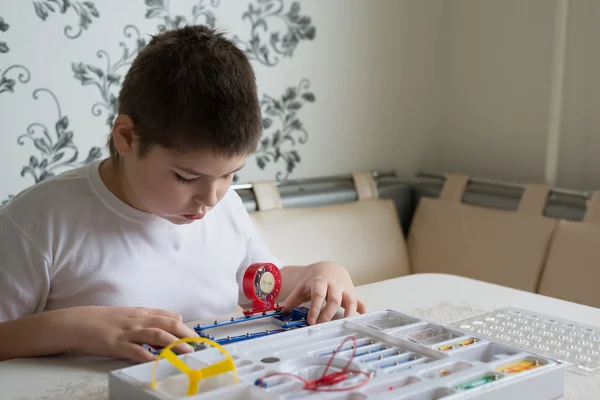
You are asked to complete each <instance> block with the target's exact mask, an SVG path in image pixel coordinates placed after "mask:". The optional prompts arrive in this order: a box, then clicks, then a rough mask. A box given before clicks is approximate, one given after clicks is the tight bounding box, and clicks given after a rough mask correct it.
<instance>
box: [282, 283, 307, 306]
mask: <svg viewBox="0 0 600 400" xmlns="http://www.w3.org/2000/svg"><path fill="white" fill-rule="evenodd" d="M306 294H307V293H306V290H305V288H304V286H301V285H298V286H296V287H295V288H294V290H293V291H292V293H290V295H289V296H288V298H287V299H285V301H284V302H283V312H286V313H287V312H290V311H292V309H293V308H295V307H298V306H299V305H300V304H302V303H304V302H305V301H307V300H308V298H307V296H306Z"/></svg>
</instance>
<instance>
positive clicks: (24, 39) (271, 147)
mask: <svg viewBox="0 0 600 400" xmlns="http://www.w3.org/2000/svg"><path fill="white" fill-rule="evenodd" d="M441 17H442V1H441V0H419V1H411V0H402V1H395V0H380V1H377V2H370V1H363V0H327V1H325V2H324V1H320V0H305V1H298V2H293V1H283V0H251V1H235V2H232V1H227V2H226V1H224V0H220V1H219V0H178V1H171V2H169V1H168V0H145V1H142V0H136V1H119V0H110V1H109V0H105V1H86V2H82V1H70V2H67V1H66V0H37V1H33V2H26V1H24V2H17V1H13V2H10V3H9V2H6V3H5V5H4V6H3V8H2V10H1V11H0V18H1V19H0V112H1V119H0V121H1V124H0V201H2V200H4V199H6V200H8V199H10V196H11V195H14V194H16V193H17V192H18V191H20V190H22V189H23V188H25V187H27V186H29V185H31V184H33V183H35V182H37V181H40V180H43V179H46V178H47V177H49V176H52V175H53V174H57V173H60V172H62V171H64V170H67V169H70V168H74V167H77V166H79V165H83V164H85V163H87V162H90V161H92V160H95V159H98V158H100V157H104V156H105V155H106V152H105V150H104V142H105V138H106V135H107V134H108V132H109V131H110V126H111V121H112V119H113V118H114V113H115V96H116V95H117V93H118V88H119V85H120V83H121V81H122V77H123V75H124V74H125V72H126V71H127V69H128V68H129V65H130V63H131V61H132V60H133V58H134V57H135V55H136V54H137V52H138V50H139V49H140V47H141V46H143V45H144V44H145V43H146V42H147V41H148V37H149V35H150V34H153V33H155V32H157V31H158V30H159V29H161V28H165V27H166V28H170V27H174V26H178V25H182V24H184V23H186V22H187V23H191V22H196V23H207V24H210V25H215V26H216V27H218V28H220V29H222V30H224V31H225V32H226V33H227V35H228V37H231V38H235V40H236V41H237V43H238V45H239V46H240V47H241V48H243V49H245V50H247V53H248V55H249V57H250V58H251V59H252V62H253V65H254V66H255V69H256V73H257V77H258V85H259V91H260V96H261V99H262V100H263V113H264V118H265V134H264V139H265V142H264V143H265V146H264V147H261V148H260V149H258V152H257V154H256V155H255V156H253V158H252V160H251V161H250V162H249V163H248V165H247V167H246V168H245V169H244V170H243V171H242V172H241V173H240V175H239V176H238V181H239V182H243V181H251V180H256V179H282V180H283V179H290V178H296V177H298V178H300V177H306V176H320V175H329V174H336V173H347V172H350V171H354V170H361V169H388V168H394V169H397V170H399V171H400V172H402V171H409V170H410V171H412V169H414V168H415V167H416V166H417V165H419V164H420V159H421V158H422V156H423V154H425V152H426V148H425V147H426V145H427V141H428V138H430V137H432V135H433V134H434V132H435V130H436V128H437V126H438V124H439V120H440V113H441V109H440V104H441V103H440V96H439V93H440V92H439V91H440V87H441V85H440V83H441V80H440V79H441V74H440V68H441V63H440V57H441V47H440V46H441V42H440V38H441V35H440V33H441V31H440V29H441ZM252 22H259V24H258V25H255V28H254V29H253V28H252ZM260 23H264V25H260ZM263 27H265V28H266V30H263V29H262V28H263ZM291 32H299V34H297V35H293V34H292V33H291ZM273 34H278V35H279V36H278V38H279V42H278V44H277V45H276V46H273V45H271V44H270V38H271V37H272V35H273ZM253 36H256V37H257V38H258V43H259V47H261V48H262V46H265V50H266V52H267V54H266V55H265V54H263V53H261V51H255V50H253V49H252V44H251V38H252V37H253ZM284 38H291V39H292V40H291V41H288V40H285V41H284V40H283V39H284ZM279 105H282V106H281V107H280V108H278V107H279ZM280 118H282V119H283V120H285V119H286V118H288V123H287V124H286V126H282V125H281V123H280V122H278V121H280ZM277 131H279V132H284V134H280V137H279V139H278V140H276V135H277V133H276V132H277ZM282 137H287V139H286V140H282Z"/></svg>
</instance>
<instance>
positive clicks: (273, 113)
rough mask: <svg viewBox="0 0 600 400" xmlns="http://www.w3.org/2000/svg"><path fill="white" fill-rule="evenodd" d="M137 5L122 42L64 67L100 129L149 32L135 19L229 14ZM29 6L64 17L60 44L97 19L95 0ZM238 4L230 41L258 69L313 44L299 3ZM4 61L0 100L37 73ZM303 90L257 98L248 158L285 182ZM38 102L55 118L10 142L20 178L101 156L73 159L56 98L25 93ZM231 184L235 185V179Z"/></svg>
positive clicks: (216, 2) (167, 20) (197, 20)
mask: <svg viewBox="0 0 600 400" xmlns="http://www.w3.org/2000/svg"><path fill="white" fill-rule="evenodd" d="M138 2H139V8H140V10H139V13H138V15H136V16H132V19H131V21H132V22H133V23H131V24H128V25H126V26H125V27H124V28H123V31H122V32H123V35H124V38H123V40H122V41H120V43H119V48H118V49H114V50H110V46H108V45H107V44H105V46H106V47H104V46H102V45H100V46H98V47H94V48H96V49H98V48H100V50H98V51H97V52H96V53H95V54H96V56H95V58H94V59H95V61H94V60H92V59H87V60H85V59H84V60H74V62H71V70H72V73H73V77H74V78H75V80H76V81H79V82H80V83H81V86H80V87H92V88H95V89H93V90H94V91H96V93H97V94H98V95H99V97H97V101H96V102H95V103H93V104H91V114H92V115H93V116H94V117H100V120H98V121H99V122H100V124H101V125H102V126H105V127H106V126H108V127H109V128H112V125H113V122H114V120H115V117H116V115H117V97H118V91H119V88H120V86H121V84H122V81H123V77H124V75H125V74H126V72H127V70H128V69H129V67H130V66H131V63H132V62H133V60H134V59H135V57H136V56H137V55H138V53H139V52H140V51H141V50H142V49H143V48H144V47H145V46H146V45H147V42H148V40H149V38H150V35H151V34H153V33H154V32H147V33H148V34H149V35H142V34H141V33H140V29H138V28H137V27H136V25H137V24H136V21H137V22H140V21H141V20H143V19H146V20H152V21H156V25H155V26H156V27H155V32H162V31H165V30H168V29H175V28H180V27H183V26H185V25H188V24H204V25H206V26H209V27H213V28H218V23H217V20H218V18H219V17H218V15H219V12H221V11H229V10H231V9H233V8H232V7H231V5H230V8H228V9H226V10H225V9H224V7H221V0H191V1H189V2H188V3H186V4H188V6H184V7H189V8H188V9H187V10H185V9H183V10H182V9H181V4H182V3H175V2H172V1H171V0H138ZM32 3H33V8H34V12H35V15H36V16H37V18H36V19H38V21H40V23H43V22H45V21H48V20H49V19H50V18H57V19H58V18H59V17H60V18H64V19H65V20H66V21H67V23H66V24H64V30H63V32H60V31H59V32H57V33H56V34H57V35H59V36H62V35H63V34H64V35H65V36H66V37H67V38H68V39H76V38H80V37H82V36H85V34H84V33H85V31H88V30H89V29H90V27H92V24H93V23H94V22H96V21H97V20H98V19H99V18H101V13H100V11H99V8H98V7H97V5H99V6H103V5H104V4H105V3H103V2H97V1H95V0H77V1H76V0H33V1H32ZM27 4H30V3H27ZM245 4H246V5H247V8H245V9H244V7H245V5H244V4H243V3H242V4H240V5H239V6H241V8H238V10H239V11H235V13H236V14H237V13H238V12H239V14H237V18H239V16H241V20H242V21H244V23H247V25H246V27H247V28H245V29H242V31H241V32H232V33H231V36H230V37H231V38H232V39H233V40H234V42H235V43H236V44H237V45H238V46H239V47H240V48H241V49H242V50H243V51H244V52H245V53H246V54H247V56H248V57H249V58H250V59H251V60H253V61H255V62H256V63H257V64H258V65H257V67H258V68H261V67H267V68H272V67H276V66H277V65H278V64H279V63H280V62H282V60H284V59H291V58H293V56H294V55H295V53H296V49H297V48H298V46H301V43H302V42H308V41H313V40H314V39H315V37H316V28H315V26H314V25H313V23H312V20H311V17H309V16H307V15H305V13H303V12H302V9H301V2H299V1H289V2H288V1H284V0H249V1H248V2H247V3H245ZM104 6H105V5H104ZM175 6H179V8H176V7H175ZM239 6H238V7H239ZM26 7H30V6H26ZM115 12H118V10H115ZM3 14H4V13H3ZM102 15H103V16H102V18H109V17H110V16H107V14H105V13H104V11H103V14H102ZM6 16H7V15H6V14H4V15H2V16H0V56H2V55H7V54H8V55H12V54H13V51H12V50H13V47H14V46H15V43H9V42H10V41H9V40H6V39H5V38H4V37H5V36H6V35H3V33H4V32H7V31H8V30H9V29H11V28H12V27H11V24H9V22H10V21H8V20H5V17H6ZM234 17H236V16H234ZM32 30H33V31H35V32H37V31H39V27H38V28H35V27H33V28H32ZM244 31H246V34H244ZM246 35H247V36H246ZM3 36H4V37H3ZM89 38H91V36H89ZM80 40H84V39H80ZM91 44H92V45H93V43H91ZM15 54H16V53H15ZM96 57H97V58H96ZM5 59H9V60H10V62H4V64H2V63H0V96H1V95H3V94H8V93H14V92H15V91H16V90H17V89H18V87H20V86H21V85H20V84H26V83H28V82H30V81H31V80H32V75H33V74H36V73H35V71H37V70H35V68H34V67H38V66H37V65H36V66H34V65H28V64H27V63H26V62H19V60H16V59H10V58H5ZM71 61H73V60H71ZM32 72H33V74H32ZM36 75H37V74H36ZM42 86H44V85H42ZM309 86H310V83H309V80H308V79H305V80H302V82H300V84H299V85H298V86H295V87H289V88H287V90H283V91H282V94H281V95H278V96H272V95H269V94H263V95H261V107H262V113H263V127H264V136H263V138H262V140H261V142H260V144H259V146H258V148H257V151H256V153H255V160H256V163H257V165H258V167H259V168H260V169H261V170H263V171H265V172H266V171H273V174H274V175H275V177H276V179H277V180H284V179H287V178H288V177H289V176H290V175H291V174H292V173H293V172H294V170H295V168H296V167H297V165H298V163H300V162H301V160H302V157H301V152H302V150H301V145H303V144H306V143H307V141H308V131H307V129H306V128H305V127H304V123H303V122H302V118H301V116H300V114H301V111H302V108H303V107H304V105H305V104H306V103H307V102H308V103H312V102H314V101H315V95H314V93H312V91H310V90H309ZM82 90H88V89H83V88H82ZM41 97H44V98H45V100H46V101H48V99H51V100H50V101H53V102H54V106H55V107H56V110H57V112H58V119H57V120H56V122H55V123H54V124H47V125H44V124H42V123H40V122H33V123H31V124H29V126H28V127H27V129H26V131H25V133H22V134H20V135H18V137H17V138H16V142H17V144H18V145H20V146H29V145H31V148H32V149H33V150H35V151H36V153H33V154H32V155H31V156H30V157H29V160H28V162H27V163H26V165H23V166H22V168H21V174H20V175H21V176H22V177H27V178H32V180H33V182H34V183H37V182H40V181H43V180H44V179H47V178H48V177H51V176H54V175H55V174H56V173H59V171H61V170H66V169H69V168H75V167H78V166H81V165H85V164H87V163H89V162H92V161H94V160H96V159H98V158H99V157H101V149H100V147H94V146H92V148H91V149H89V152H88V153H87V154H81V153H82V152H81V151H80V149H79V147H78V146H77V145H76V144H75V142H74V139H73V137H74V133H73V132H72V130H70V129H69V118H68V117H67V116H66V115H63V112H62V110H61V105H60V103H59V101H58V99H57V97H56V95H55V94H54V93H53V92H52V91H51V90H49V89H46V88H39V89H37V90H35V91H34V92H33V98H34V99H35V100H37V99H38V98H41ZM76 98H77V93H73V99H76ZM75 101H76V100H75ZM33 118H35V117H33ZM33 120H34V121H35V119H33ZM9 140H15V139H9ZM234 179H235V180H236V181H238V179H239V176H236V177H235V178H234ZM13 193H14V192H13ZM13 197H14V196H13V195H9V194H7V193H5V194H4V195H2V197H0V201H1V203H0V204H1V205H6V204H8V203H10V201H12V199H13ZM1 199H4V200H1Z"/></svg>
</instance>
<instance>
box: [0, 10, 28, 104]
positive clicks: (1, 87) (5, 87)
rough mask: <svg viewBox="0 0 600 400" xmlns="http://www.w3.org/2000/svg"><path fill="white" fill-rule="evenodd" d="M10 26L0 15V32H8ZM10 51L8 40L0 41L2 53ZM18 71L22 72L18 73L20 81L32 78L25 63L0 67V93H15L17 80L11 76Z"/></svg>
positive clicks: (0, 52) (24, 81) (25, 81)
mask: <svg viewBox="0 0 600 400" xmlns="http://www.w3.org/2000/svg"><path fill="white" fill-rule="evenodd" d="M8 28H10V25H9V24H7V23H6V22H5V21H4V18H2V17H0V32H6V31H7V30H8ZM9 51H10V48H9V47H8V44H7V43H6V42H2V41H0V54H2V53H8V52H9ZM11 71H13V72H11ZM16 71H20V73H18V75H17V79H18V80H19V82H21V83H27V82H29V79H31V73H30V72H29V70H28V69H27V68H26V67H24V66H23V65H19V64H14V65H11V66H10V67H8V68H6V69H5V70H4V71H2V69H0V73H1V74H0V94H2V93H4V92H11V93H14V91H15V84H16V83H17V82H16V81H15V79H14V78H11V76H14V72H16Z"/></svg>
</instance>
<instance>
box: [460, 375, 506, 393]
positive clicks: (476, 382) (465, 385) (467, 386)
mask: <svg viewBox="0 0 600 400" xmlns="http://www.w3.org/2000/svg"><path fill="white" fill-rule="evenodd" d="M496 379H498V378H497V377H496V376H494V375H488V376H484V377H483V378H479V379H475V380H474V381H471V382H467V383H463V384H462V385H458V386H456V388H455V389H458V390H469V389H474V388H476V387H479V386H481V385H485V384H486V383H490V382H493V381H495V380H496Z"/></svg>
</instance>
